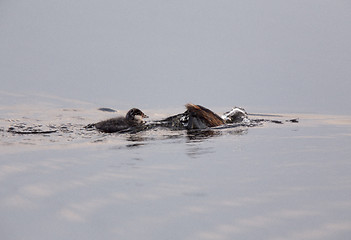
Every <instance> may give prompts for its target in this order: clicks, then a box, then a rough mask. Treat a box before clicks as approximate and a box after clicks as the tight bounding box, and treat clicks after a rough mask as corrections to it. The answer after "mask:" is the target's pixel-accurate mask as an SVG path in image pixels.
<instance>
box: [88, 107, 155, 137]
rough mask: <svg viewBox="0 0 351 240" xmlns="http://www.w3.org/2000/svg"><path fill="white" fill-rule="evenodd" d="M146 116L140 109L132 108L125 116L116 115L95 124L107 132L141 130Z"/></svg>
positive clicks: (100, 129)
mask: <svg viewBox="0 0 351 240" xmlns="http://www.w3.org/2000/svg"><path fill="white" fill-rule="evenodd" d="M144 118H148V116H147V115H145V113H143V112H142V111H141V110H140V109H137V108H132V109H130V110H129V111H128V112H127V114H126V116H125V117H116V118H111V119H107V120H104V121H101V122H98V123H95V124H93V126H95V128H96V129H98V130H99V131H101V132H105V133H113V132H125V131H133V130H141V129H142V128H143V126H144Z"/></svg>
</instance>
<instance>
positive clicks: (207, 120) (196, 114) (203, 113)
mask: <svg viewBox="0 0 351 240" xmlns="http://www.w3.org/2000/svg"><path fill="white" fill-rule="evenodd" d="M185 107H186V108H187V112H188V114H189V121H188V125H187V129H204V128H208V127H217V126H220V125H223V124H224V121H223V119H222V118H221V117H220V116H218V115H217V114H215V113H214V112H212V111H211V110H210V109H207V108H205V107H203V106H200V105H195V104H191V103H189V104H186V105H185Z"/></svg>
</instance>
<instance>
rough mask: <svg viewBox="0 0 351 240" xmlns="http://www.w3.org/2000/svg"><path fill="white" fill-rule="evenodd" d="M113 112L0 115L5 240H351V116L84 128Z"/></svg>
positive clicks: (11, 112)
mask: <svg viewBox="0 0 351 240" xmlns="http://www.w3.org/2000/svg"><path fill="white" fill-rule="evenodd" d="M165 112H167V111H165ZM101 114H104V115H103V116H101ZM113 114H115V113H113V112H110V111H103V112H102V111H98V110H96V109H91V108H83V107H82V108H76V109H70V108H65V109H64V110H61V109H59V108H56V109H45V111H44V110H43V111H31V110H30V109H27V111H26V112H23V111H18V109H16V108H12V109H11V110H9V111H8V112H6V113H4V115H3V116H2V118H1V119H0V124H1V125H0V135H1V142H0V148H1V161H0V183H1V185H2V188H1V191H0V203H1V204H0V213H1V216H2V218H1V219H0V227H1V229H2V231H1V235H2V237H3V238H4V239H9V240H11V239H23V238H26V239H43V238H45V239H72V238H79V239H96V236H99V237H100V238H103V239H192V240H193V239H201V240H202V239H255V240H256V239H262V238H263V239H347V237H348V236H350V234H351V211H350V209H351V208H350V207H351V205H350V201H349V193H350V192H351V179H350V174H349V173H350V171H351V165H350V161H349V158H350V156H351V150H350V147H349V143H350V140H351V139H350V137H351V118H350V117H347V116H344V117H339V116H317V115H314V116H312V115H303V114H299V115H298V117H300V120H301V121H300V123H298V124H296V123H284V124H274V123H271V122H267V123H263V124H262V125H260V126H257V127H253V128H250V127H245V126H232V127H228V128H218V129H212V130H206V131H185V130H181V131H172V130H168V129H151V130H148V131H143V132H138V133H134V134H132V133H124V134H106V133H100V132H97V131H94V130H91V131H89V130H87V129H85V128H84V126H85V125H86V124H88V123H91V122H95V121H97V120H101V119H104V118H107V117H110V116H114V115H113ZM150 115H151V116H152V114H150ZM157 116H158V117H159V116H160V115H157ZM275 117H276V116H274V117H273V118H275ZM292 117H296V116H292ZM289 118H290V116H285V115H282V117H280V118H278V119H277V120H284V119H289ZM11 127H12V128H13V129H16V130H17V129H19V130H21V131H37V132H38V133H39V131H52V130H56V131H55V132H43V133H41V134H15V133H11V132H8V131H7V129H8V128H11ZM37 226H41V227H40V228H38V227H37ZM179 230H181V231H179ZM53 232H55V234H54V235H53V234H52V233H53Z"/></svg>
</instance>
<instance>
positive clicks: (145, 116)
mask: <svg viewBox="0 0 351 240" xmlns="http://www.w3.org/2000/svg"><path fill="white" fill-rule="evenodd" d="M141 116H142V117H143V118H148V117H149V116H148V115H146V114H145V113H143V115H141Z"/></svg>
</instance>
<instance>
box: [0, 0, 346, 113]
mask: <svg viewBox="0 0 351 240" xmlns="http://www.w3.org/2000/svg"><path fill="white" fill-rule="evenodd" d="M350 76H351V2H350V1H346V0H345V1H323V0H307V1H306V0H301V1H298V0H296V1H295V0H294V1H278V0H277V1H275V0H267V1H259V0H252V1H247V0H242V1H234V0H231V1H203V0H194V1H181V0H180V1H161V0H160V1H131V0H128V1H121V0H100V1H92V0H89V1H87V0H84V1H83V0H76V1H68V0H65V1H53V0H33V1H25V0H16V1H11V0H2V1H1V2H0V79H1V85H2V86H1V90H2V91H7V92H38V93H45V94H49V95H53V96H59V97H63V98H73V99H77V100H82V101H88V102H91V103H94V104H97V105H101V106H107V107H115V108H124V109H128V108H129V107H132V106H137V107H141V108H167V107H178V106H182V105H183V104H185V103H187V102H193V103H195V104H202V105H204V106H208V107H231V106H234V105H237V106H242V107H245V108H249V110H250V108H251V109H254V110H255V111H257V110H261V109H262V111H271V112H303V113H329V112H330V113H333V114H351V97H350V90H351V79H350V78H351V77H350Z"/></svg>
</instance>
